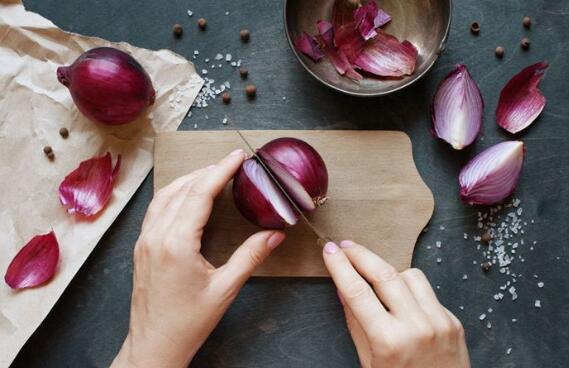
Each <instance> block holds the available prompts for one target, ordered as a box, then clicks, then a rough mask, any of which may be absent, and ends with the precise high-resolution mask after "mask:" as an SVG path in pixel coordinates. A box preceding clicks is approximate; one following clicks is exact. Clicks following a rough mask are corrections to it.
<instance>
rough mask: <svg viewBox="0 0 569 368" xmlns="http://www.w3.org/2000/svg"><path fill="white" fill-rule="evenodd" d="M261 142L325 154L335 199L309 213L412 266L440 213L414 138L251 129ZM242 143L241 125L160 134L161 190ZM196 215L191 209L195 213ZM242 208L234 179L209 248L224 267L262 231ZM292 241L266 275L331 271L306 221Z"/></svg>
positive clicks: (261, 271) (328, 230)
mask: <svg viewBox="0 0 569 368" xmlns="http://www.w3.org/2000/svg"><path fill="white" fill-rule="evenodd" d="M243 135H244V136H245V137H246V138H247V140H248V141H249V142H250V143H251V144H252V146H253V147H261V146H262V145H263V144H264V143H266V142H268V141H270V140H272V139H275V138H278V137H283V136H289V137H295V138H300V139H302V140H304V141H306V142H308V143H309V144H311V145H312V146H313V147H314V148H316V150H317V151H318V152H320V154H321V155H322V157H323V158H324V161H325V162H326V165H327V167H328V172H329V180H330V184H329V190H328V198H329V200H328V201H327V202H326V203H325V204H324V206H322V207H320V208H319V209H317V210H316V211H314V212H313V213H310V214H308V216H309V218H310V220H311V221H312V222H313V224H314V225H315V226H316V227H317V228H318V229H319V230H320V231H322V232H323V233H324V234H326V235H327V236H328V237H330V238H331V239H333V240H335V241H341V240H343V239H352V240H354V241H356V242H358V243H360V244H365V245H366V246H368V247H369V248H371V249H372V250H373V251H375V252H376V253H378V254H380V255H381V256H382V257H383V258H385V259H386V260H387V261H389V262H390V263H392V264H393V265H394V266H395V267H397V268H398V269H400V270H403V269H405V268H407V267H409V266H410V265H411V257H412V254H413V248H414V246H415V242H416V240H417V236H418V235H419V233H420V231H421V230H422V229H423V227H424V226H425V224H426V223H427V221H428V220H429V218H430V217H431V214H432V212H433V207H434V201H433V196H432V194H431V192H430V190H429V189H428V188H427V186H426V185H425V184H424V183H423V181H422V180H421V177H420V176H419V174H418V172H417V169H416V168H415V164H414V162H413V157H412V154H411V141H410V140H409V137H408V136H407V135H406V134H404V133H401V132H389V131H384V132H380V131H347V130H344V131H303V130H300V131H299V130H295V131H291V130H287V131H263V130H258V131H243ZM236 147H242V148H243V149H247V147H246V146H245V145H244V143H243V142H242V141H241V139H240V138H239V136H238V135H237V134H236V132H234V131H201V132H173V133H165V134H161V135H159V136H158V139H157V140H156V145H155V149H154V151H155V152H154V153H155V155H154V157H155V169H154V185H155V190H158V189H160V188H162V187H163V186H165V185H167V184H168V183H170V182H171V181H172V180H174V179H175V178H177V177H179V176H181V175H184V174H187V173H189V172H192V171H194V170H196V169H198V168H201V167H205V166H207V165H209V164H211V163H214V162H216V161H217V160H219V159H221V158H223V157H224V156H225V155H226V154H228V153H229V152H231V151H232V150H234V149H235V148H236ZM188 216H191V214H188ZM258 230H259V228H257V227H256V226H255V225H253V224H251V223H249V222H247V220H245V219H244V218H243V216H241V215H240V213H239V212H238V210H237V208H236V207H235V204H234V201H233V196H232V194H231V184H229V185H228V186H227V187H226V188H225V190H224V192H223V193H222V195H221V196H220V197H219V198H218V199H217V200H216V203H215V207H214V211H213V214H212V217H211V220H210V222H209V224H208V227H207V229H206V233H205V237H204V242H203V248H202V252H203V253H204V255H205V257H206V258H207V259H208V260H209V261H210V262H211V263H212V264H214V265H216V266H218V265H221V264H223V263H225V261H226V260H227V259H228V258H229V257H230V256H231V254H232V253H233V251H234V250H235V248H237V247H238V246H239V245H240V244H241V243H242V242H243V241H244V240H245V239H246V238H247V237H249V236H250V235H251V234H253V233H254V232H255V231H258ZM286 233H287V239H286V241H285V243H283V244H282V245H281V246H279V248H278V249H277V250H276V251H275V252H274V253H273V254H272V255H271V257H269V259H268V260H267V261H265V262H264V263H263V264H262V265H261V266H260V267H259V268H258V269H257V271H256V275H259V276H327V275H328V272H327V271H326V269H325V267H324V263H323V262H322V255H321V254H320V253H321V249H320V247H319V246H317V244H316V240H315V236H314V234H313V233H312V232H311V230H310V229H309V228H308V226H307V225H306V224H305V223H303V222H302V221H299V223H298V224H297V225H295V226H294V227H291V228H288V229H287V230H286Z"/></svg>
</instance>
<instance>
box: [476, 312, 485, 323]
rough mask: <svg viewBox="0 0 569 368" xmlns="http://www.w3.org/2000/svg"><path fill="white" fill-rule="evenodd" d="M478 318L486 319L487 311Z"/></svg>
mask: <svg viewBox="0 0 569 368" xmlns="http://www.w3.org/2000/svg"><path fill="white" fill-rule="evenodd" d="M478 319H479V320H481V321H484V320H485V319H486V313H482V314H481V315H480V317H478Z"/></svg>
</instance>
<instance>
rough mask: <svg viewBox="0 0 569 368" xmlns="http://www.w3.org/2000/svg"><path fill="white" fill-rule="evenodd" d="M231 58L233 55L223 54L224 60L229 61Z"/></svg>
mask: <svg viewBox="0 0 569 368" xmlns="http://www.w3.org/2000/svg"><path fill="white" fill-rule="evenodd" d="M232 58H233V56H231V54H226V55H225V61H231V59H232Z"/></svg>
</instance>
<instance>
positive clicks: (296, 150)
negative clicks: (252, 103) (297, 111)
mask: <svg viewBox="0 0 569 368" xmlns="http://www.w3.org/2000/svg"><path fill="white" fill-rule="evenodd" d="M257 154H258V155H259V157H260V158H261V160H263V162H264V163H265V165H266V166H267V167H268V169H269V170H270V171H271V173H272V174H273V176H274V177H275V179H276V180H278V182H279V184H280V185H281V186H282V188H283V189H284V190H285V191H286V193H287V194H288V196H289V197H290V198H291V199H292V200H293V201H294V202H295V204H296V205H297V206H298V207H299V208H300V209H301V210H305V211H312V210H314V209H316V207H318V206H320V205H321V204H323V203H324V202H325V201H326V193H327V191H328V171H327V169H326V164H325V163H324V160H322V157H321V156H320V155H319V154H318V152H316V150H315V149H314V148H313V147H312V146H310V145H309V144H308V143H306V142H304V141H301V140H300V139H296V138H279V139H275V140H273V141H271V142H269V143H267V144H266V145H264V146H263V147H261V148H260V149H259V150H258V151H257ZM233 199H234V200H235V204H236V206H237V208H238V209H239V211H240V212H241V213H242V214H243V216H245V218H247V219H248V220H249V221H251V222H253V223H255V224H257V225H259V226H261V227H263V228H266V229H279V228H283V227H285V226H286V225H294V224H295V223H296V222H297V220H298V214H297V213H296V211H295V209H294V207H293V206H292V205H291V204H290V203H289V201H288V200H287V198H286V197H285V196H284V195H283V194H282V193H281V191H280V189H279V188H278V187H277V185H275V184H274V183H273V181H272V180H271V178H270V177H269V175H268V174H267V173H266V172H265V170H264V168H263V167H262V165H261V164H260V163H259V162H258V161H257V159H255V158H252V159H249V160H246V161H245V162H244V163H243V165H242V166H241V168H240V169H239V171H238V172H237V174H236V175H235V179H234V181H233Z"/></svg>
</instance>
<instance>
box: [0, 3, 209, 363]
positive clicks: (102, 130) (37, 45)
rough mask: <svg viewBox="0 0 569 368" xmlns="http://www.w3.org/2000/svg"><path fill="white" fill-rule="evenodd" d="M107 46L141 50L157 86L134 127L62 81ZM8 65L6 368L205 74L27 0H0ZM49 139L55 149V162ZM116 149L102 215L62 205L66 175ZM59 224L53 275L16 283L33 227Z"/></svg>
mask: <svg viewBox="0 0 569 368" xmlns="http://www.w3.org/2000/svg"><path fill="white" fill-rule="evenodd" d="M104 45H111V46H113V47H116V48H119V49H122V50H124V51H126V52H128V53H130V54H131V55H133V56H134V57H135V58H136V59H137V60H138V61H139V62H140V63H141V64H142V65H143V66H144V68H145V69H146V70H147V72H148V74H149V75H150V77H151V79H152V82H153V84H154V88H155V89H156V102H155V104H154V105H153V106H152V107H151V109H150V110H149V111H148V113H147V116H145V117H144V118H142V119H141V120H140V121H137V122H134V123H131V124H129V125H127V126H122V127H105V126H101V125H96V124H94V123H92V122H90V121H88V120H87V119H86V118H85V117H83V116H82V115H81V113H80V112H79V111H78V110H77V109H76V107H75V106H74V104H73V101H72V99H71V96H70V94H69V91H68V90H67V88H65V87H64V86H63V85H61V84H59V82H58V81H57V79H56V68H57V67H58V66H61V65H67V64H71V63H72V62H73V61H74V60H75V59H76V58H77V57H78V56H79V55H80V54H81V53H83V52H84V51H86V50H88V49H91V48H93V47H97V46H104ZM0 65H2V67H1V68H0V275H1V276H2V281H1V282H0V366H1V367H7V366H8V365H9V364H10V363H11V362H12V361H13V359H14V358H15V357H16V354H17V353H18V351H19V350H20V349H21V347H22V346H23V345H24V343H25V342H26V340H27V339H28V338H29V337H30V336H31V335H32V333H33V332H34V330H35V329H36V328H37V327H38V326H39V324H40V323H41V322H42V320H43V319H44V318H45V317H46V315H47V314H48V312H49V311H50V310H51V308H52V307H53V305H54V304H55V302H56V301H57V299H58V298H59V297H60V295H61V294H62V293H63V291H64V290H65V288H66V286H67V285H68V284H69V282H70V281H71V279H72V278H73V276H74V275H75V273H76V272H77V270H79V268H80V267H81V265H82V264H83V262H85V260H86V259H87V256H88V255H89V253H91V251H92V250H93V248H95V246H96V245H97V242H98V241H99V239H101V237H102V236H103V234H104V233H105V231H106V230H107V229H108V228H109V226H111V224H112V223H113V221H114V220H115V218H116V217H117V216H118V214H119V213H120V212H121V210H122V209H123V208H124V206H125V205H126V203H127V202H128V200H129V199H130V198H131V197H132V195H133V194H134V192H135V191H136V189H137V188H138V186H139V185H140V184H141V182H142V181H143V179H144V178H145V177H146V175H147V174H148V173H149V171H150V169H151V168H152V165H153V145H154V136H155V134H156V133H157V132H165V131H174V130H176V129H177V128H178V126H179V125H180V123H181V122H182V119H183V118H184V116H185V114H186V112H187V111H188V109H189V108H190V106H191V104H192V103H193V101H194V99H195V98H196V96H197V94H198V92H199V90H200V88H201V86H202V84H203V80H202V79H201V78H200V77H199V76H198V75H197V73H196V71H195V69H194V66H193V64H191V63H190V62H188V61H187V60H186V59H184V58H183V57H181V56H179V55H177V54H175V53H173V52H171V51H168V50H160V51H151V50H146V49H141V48H137V47H134V46H131V45H129V44H127V43H111V42H108V41H105V40H102V39H99V38H93V37H84V36H81V35H77V34H72V33H68V32H64V31H62V30H60V29H58V28H57V27H56V26H55V25H54V24H53V23H51V22H50V21H49V20H47V19H45V18H43V17H41V16H40V15H38V14H35V13H32V12H28V11H26V10H25V9H24V6H23V5H22V4H21V3H20V1H18V0H11V1H6V0H3V1H2V2H0ZM61 127H66V128H68V129H69V131H70V136H69V138H67V139H63V138H61V137H60V136H59V129H60V128H61ZM45 145H50V146H51V147H53V150H54V152H55V160H54V161H53V162H50V161H49V160H48V159H47V158H46V156H45V155H44V153H43V151H42V149H43V147H44V146H45ZM107 151H110V152H111V153H112V155H113V161H114V160H116V157H117V154H121V155H122V157H123V161H122V167H121V171H120V174H119V177H118V182H117V183H116V185H115V189H114V192H113V197H112V199H111V201H110V202H109V204H108V205H107V207H106V208H105V209H104V211H103V212H102V214H101V215H100V216H99V217H98V218H96V219H95V220H93V221H85V220H78V219H76V218H74V217H73V216H71V215H69V214H67V212H66V211H65V209H64V208H63V207H62V206H61V204H60V203H59V199H58V186H59V183H60V182H61V181H62V180H63V178H64V177H65V175H66V174H67V173H69V172H70V171H71V170H73V169H74V168H76V167H77V166H78V165H79V162H81V161H83V160H85V159H88V158H91V157H93V156H95V155H102V154H104V153H105V152H107ZM51 229H53V230H54V231H55V233H56V235H57V239H58V240H59V246H60V263H59V267H58V270H57V273H56V275H55V277H54V279H53V280H52V281H51V282H50V283H49V284H47V285H45V286H43V287H39V288H36V289H29V290H23V291H19V292H15V291H12V290H11V289H10V288H9V287H8V286H7V285H6V284H5V283H4V282H3V276H4V274H5V272H6V269H7V267H8V264H9V263H10V261H11V260H12V258H13V257H14V256H15V255H16V253H17V252H18V250H19V249H20V248H21V247H22V246H23V245H24V244H26V243H27V242H28V240H30V239H31V238H32V237H33V236H34V235H37V234H44V233H47V232H49V231H50V230H51Z"/></svg>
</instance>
